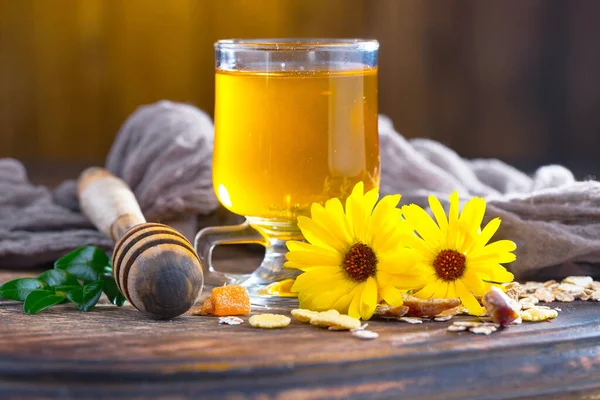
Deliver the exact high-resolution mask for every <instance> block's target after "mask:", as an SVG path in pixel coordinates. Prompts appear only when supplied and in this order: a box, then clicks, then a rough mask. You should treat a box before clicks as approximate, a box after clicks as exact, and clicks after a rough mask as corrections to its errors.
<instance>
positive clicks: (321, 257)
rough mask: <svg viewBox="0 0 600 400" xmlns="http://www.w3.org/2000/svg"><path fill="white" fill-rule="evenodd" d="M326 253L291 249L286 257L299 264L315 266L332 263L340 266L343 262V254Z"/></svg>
mask: <svg viewBox="0 0 600 400" xmlns="http://www.w3.org/2000/svg"><path fill="white" fill-rule="evenodd" d="M331 253H332V254H325V253H317V252H314V251H290V252H288V253H286V255H285V258H287V259H288V260H289V261H292V262H294V263H297V264H301V265H307V266H313V265H328V266H329V265H330V266H340V265H341V264H342V255H341V254H340V253H333V252H331Z"/></svg>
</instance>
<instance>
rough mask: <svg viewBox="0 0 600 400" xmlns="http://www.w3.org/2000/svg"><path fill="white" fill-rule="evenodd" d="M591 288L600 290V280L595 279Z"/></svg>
mask: <svg viewBox="0 0 600 400" xmlns="http://www.w3.org/2000/svg"><path fill="white" fill-rule="evenodd" d="M589 288H590V289H594V290H600V282H598V281H593V282H592V283H591V284H590V286H589Z"/></svg>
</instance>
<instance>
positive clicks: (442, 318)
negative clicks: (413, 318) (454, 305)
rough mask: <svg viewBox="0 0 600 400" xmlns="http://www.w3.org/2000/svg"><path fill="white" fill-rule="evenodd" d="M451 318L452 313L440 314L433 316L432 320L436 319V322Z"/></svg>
mask: <svg viewBox="0 0 600 400" xmlns="http://www.w3.org/2000/svg"><path fill="white" fill-rule="evenodd" d="M451 319H452V315H441V316H437V317H435V318H434V319H433V320H434V321H437V322H445V321H450V320H451Z"/></svg>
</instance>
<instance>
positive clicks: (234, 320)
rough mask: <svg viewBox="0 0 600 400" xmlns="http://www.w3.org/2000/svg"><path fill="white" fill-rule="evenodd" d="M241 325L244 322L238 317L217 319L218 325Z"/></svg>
mask: <svg viewBox="0 0 600 400" xmlns="http://www.w3.org/2000/svg"><path fill="white" fill-rule="evenodd" d="M243 323H244V320H243V319H241V318H240V317H219V324H226V325H240V324H243Z"/></svg>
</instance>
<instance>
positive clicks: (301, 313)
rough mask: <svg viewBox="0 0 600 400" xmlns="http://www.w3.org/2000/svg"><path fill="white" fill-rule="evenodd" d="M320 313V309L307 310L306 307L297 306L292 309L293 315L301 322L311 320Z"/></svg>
mask: <svg viewBox="0 0 600 400" xmlns="http://www.w3.org/2000/svg"><path fill="white" fill-rule="evenodd" d="M317 314H319V312H318V311H311V310H306V309H304V308H296V309H294V310H292V316H293V317H294V318H296V320H298V321H300V322H310V320H311V319H312V318H313V317H314V316H316V315H317Z"/></svg>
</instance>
